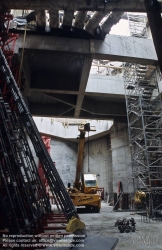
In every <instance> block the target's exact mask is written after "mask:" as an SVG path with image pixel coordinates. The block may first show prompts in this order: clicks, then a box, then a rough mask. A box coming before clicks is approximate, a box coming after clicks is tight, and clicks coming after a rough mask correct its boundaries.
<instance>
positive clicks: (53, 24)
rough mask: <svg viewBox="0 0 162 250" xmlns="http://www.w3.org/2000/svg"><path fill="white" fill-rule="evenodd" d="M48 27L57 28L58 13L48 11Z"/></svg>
mask: <svg viewBox="0 0 162 250" xmlns="http://www.w3.org/2000/svg"><path fill="white" fill-rule="evenodd" d="M49 20H50V21H49V26H50V28H59V14H58V11H57V10H56V11H54V10H53V11H51V10H50V11H49Z"/></svg>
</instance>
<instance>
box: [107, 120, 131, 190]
mask: <svg viewBox="0 0 162 250" xmlns="http://www.w3.org/2000/svg"><path fill="white" fill-rule="evenodd" d="M111 150H112V169H113V192H118V182H119V181H121V182H122V185H123V189H124V191H125V192H132V191H133V186H132V183H133V182H132V178H131V175H132V166H131V155H130V151H129V138H128V129H127V125H125V127H124V126H123V127H120V126H114V131H113V132H112V133H111ZM129 181H130V183H129V185H127V184H128V182H129Z"/></svg>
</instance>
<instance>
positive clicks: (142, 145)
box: [124, 15, 162, 217]
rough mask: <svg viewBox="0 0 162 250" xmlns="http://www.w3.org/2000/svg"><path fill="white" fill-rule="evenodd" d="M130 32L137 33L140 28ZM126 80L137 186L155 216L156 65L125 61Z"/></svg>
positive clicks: (158, 153)
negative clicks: (144, 194) (142, 192)
mask: <svg viewBox="0 0 162 250" xmlns="http://www.w3.org/2000/svg"><path fill="white" fill-rule="evenodd" d="M128 16H129V15H128ZM137 19H138V20H141V19H140V18H137V17H136V20H137ZM129 20H130V17H129ZM132 23H133V21H131V25H132ZM138 24H139V27H140V29H139V30H140V32H141V30H142V29H141V27H143V26H144V25H143V26H140V22H136V24H134V27H135V26H136V25H138ZM132 26H133V25H132ZM131 32H132V34H135V33H136V36H137V29H135V30H134V33H133V31H131ZM140 32H139V34H138V35H139V36H138V37H141V36H140ZM124 80H125V99H126V109H127V118H128V131H129V142H130V145H129V146H130V152H131V159H132V177H133V185H134V190H135V191H136V190H139V189H140V190H142V191H144V192H145V193H146V209H147V212H148V214H149V216H150V217H153V216H155V214H156V212H158V211H159V210H160V213H161V211H162V199H161V198H162V192H161V190H162V106H161V105H162V103H161V96H160V93H159V86H158V81H157V70H156V67H154V66H147V65H140V64H132V63H125V72H124Z"/></svg>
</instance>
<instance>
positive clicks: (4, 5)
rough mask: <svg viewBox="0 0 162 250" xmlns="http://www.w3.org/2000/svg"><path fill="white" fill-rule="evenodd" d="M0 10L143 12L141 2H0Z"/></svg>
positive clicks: (128, 0)
mask: <svg viewBox="0 0 162 250" xmlns="http://www.w3.org/2000/svg"><path fill="white" fill-rule="evenodd" d="M159 2H160V4H161V1H159ZM0 9H24V10H25V9H26V10H28V9H30V10H50V11H52V10H53V11H54V10H66V11H67V10H71V11H75V10H80V11H96V10H97V11H100V10H106V11H129V12H145V7H144V1H143V0H107V1H103V0H98V1H96V0H79V1H76V0H55V1H54V0H34V1H27V0H26V1H22V0H8V1H6V0H1V3H0Z"/></svg>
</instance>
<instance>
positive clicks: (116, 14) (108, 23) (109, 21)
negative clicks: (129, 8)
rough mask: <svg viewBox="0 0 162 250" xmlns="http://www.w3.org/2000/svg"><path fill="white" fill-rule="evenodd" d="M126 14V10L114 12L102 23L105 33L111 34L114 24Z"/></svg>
mask: <svg viewBox="0 0 162 250" xmlns="http://www.w3.org/2000/svg"><path fill="white" fill-rule="evenodd" d="M123 14H124V12H121V11H117V12H112V13H111V14H110V15H109V16H108V18H107V19H106V21H105V22H104V23H103V24H102V25H101V29H102V32H103V35H104V36H105V35H106V34H109V32H110V30H111V28H112V26H113V25H114V24H116V23H118V22H119V20H120V19H121V16H122V15H123Z"/></svg>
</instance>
